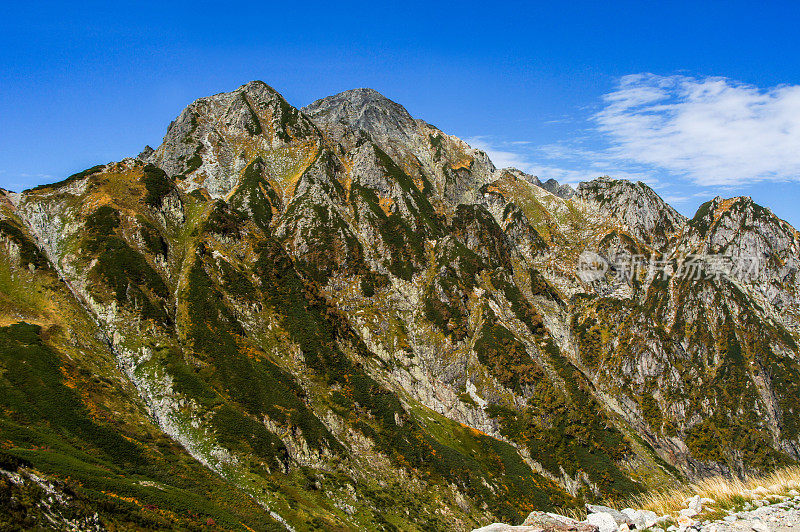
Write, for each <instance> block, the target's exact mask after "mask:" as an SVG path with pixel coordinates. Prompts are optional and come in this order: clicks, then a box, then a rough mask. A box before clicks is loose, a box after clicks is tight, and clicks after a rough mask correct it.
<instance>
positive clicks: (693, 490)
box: [614, 466, 800, 515]
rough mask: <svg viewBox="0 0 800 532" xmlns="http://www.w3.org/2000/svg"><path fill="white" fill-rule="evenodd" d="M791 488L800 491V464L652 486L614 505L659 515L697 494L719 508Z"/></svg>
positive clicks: (674, 511)
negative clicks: (740, 476)
mask: <svg viewBox="0 0 800 532" xmlns="http://www.w3.org/2000/svg"><path fill="white" fill-rule="evenodd" d="M790 490H798V491H800V467H799V466H792V467H787V468H784V469H781V470H778V471H775V472H773V473H770V474H768V475H763V476H757V477H751V478H747V479H745V480H743V481H742V480H738V479H730V478H724V477H712V478H707V479H703V480H700V481H698V482H695V483H693V484H688V485H685V486H681V487H677V488H666V489H661V490H652V491H649V492H646V493H643V494H641V495H637V496H634V497H631V498H628V499H625V500H622V501H615V502H616V503H615V504H614V506H616V507H619V508H624V507H630V508H637V509H642V510H652V511H654V512H656V513H657V514H659V515H676V514H677V513H678V511H680V510H681V509H683V508H686V500H687V499H690V498H692V497H694V496H695V495H699V496H700V497H706V498H709V499H713V500H714V503H711V504H709V505H708V506H709V507H710V508H711V509H714V510H718V511H719V510H723V509H728V508H733V507H738V506H741V505H743V504H744V503H745V502H747V501H750V500H754V499H769V498H770V497H771V496H775V497H777V496H785V495H786V494H787V492H789V491H790ZM712 511H713V510H712Z"/></svg>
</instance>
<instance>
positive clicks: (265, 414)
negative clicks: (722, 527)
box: [0, 82, 800, 530]
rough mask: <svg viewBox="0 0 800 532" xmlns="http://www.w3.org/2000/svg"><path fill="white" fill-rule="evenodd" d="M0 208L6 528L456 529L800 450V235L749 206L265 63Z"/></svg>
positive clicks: (770, 461)
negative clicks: (431, 117) (116, 153)
mask: <svg viewBox="0 0 800 532" xmlns="http://www.w3.org/2000/svg"><path fill="white" fill-rule="evenodd" d="M0 211H1V212H0V215H1V219H0V247H2V249H3V253H2V255H0V259H2V260H1V261H0V310H1V311H2V312H1V313H0V320H2V323H0V325H1V326H2V327H1V328H0V342H1V343H2V345H3V347H2V350H0V387H2V388H3V391H4V393H3V394H2V399H0V401H2V402H3V409H2V412H3V413H2V415H0V445H1V446H2V448H1V449H0V469H2V470H3V471H2V472H0V473H2V476H0V480H1V481H2V484H1V485H0V486H2V487H1V488H0V489H2V491H0V504H2V505H3V508H4V510H5V511H6V513H8V514H9V515H10V516H11V517H10V518H8V519H10V520H11V521H12V522H15V523H24V524H26V526H27V525H30V526H32V525H33V524H36V523H40V524H41V523H44V524H47V523H48V522H50V520H55V521H56V522H58V523H62V524H63V523H81V526H84V527H85V526H90V524H94V525H97V526H101V527H105V528H125V527H143V526H150V527H153V528H169V527H174V528H204V527H208V528H211V527H216V528H223V529H237V530H239V529H254V530H266V529H293V530H316V529H320V530H363V529H376V530H415V529H418V530H440V529H453V528H455V529H457V530H468V529H470V528H471V527H473V526H476V525H480V524H486V523H489V522H492V521H500V520H502V521H506V522H513V521H521V520H522V519H524V517H525V516H527V515H528V513H529V512H530V511H531V510H533V509H554V508H557V507H568V506H573V505H578V504H581V503H582V502H583V501H590V500H597V499H601V498H604V497H618V496H621V495H625V494H630V493H634V492H637V491H639V490H642V489H644V488H646V487H649V486H654V485H658V484H663V483H669V482H672V481H674V480H676V479H680V478H684V477H697V476H701V475H704V474H708V473H711V472H722V473H724V474H731V475H743V474H747V473H750V472H753V471H757V470H767V469H770V468H772V467H775V466H776V465H782V464H786V463H790V462H794V461H796V460H797V459H798V458H800V425H799V424H798V418H797V412H798V410H797V409H798V408H800V405H799V404H798V401H800V399H798V398H800V389H798V386H800V365H798V359H797V357H798V347H797V343H796V342H797V341H798V335H800V321H798V318H800V300H799V299H798V297H800V293H799V292H798V288H800V278H798V262H800V255H799V250H800V235H799V234H798V233H797V231H795V230H794V229H793V228H792V227H790V226H789V225H788V224H786V223H785V222H783V221H782V220H779V219H778V218H776V217H775V216H774V215H773V214H772V213H771V212H770V211H769V210H767V209H764V208H762V207H759V206H757V205H755V204H754V203H753V202H752V201H751V200H749V199H748V198H734V199H732V200H722V199H720V198H716V199H714V200H713V201H711V202H709V203H707V204H704V205H703V206H702V207H701V208H700V210H699V211H698V213H697V215H696V216H695V217H694V218H693V219H692V220H686V219H685V218H684V217H682V216H681V215H679V214H678V213H676V212H675V211H674V210H673V209H672V208H671V207H669V206H668V205H667V204H665V203H664V202H663V201H662V200H661V199H660V198H659V197H658V196H657V195H656V194H655V193H654V192H653V191H652V190H651V189H649V188H648V187H647V186H646V185H644V184H642V183H635V184H634V183H631V182H628V181H615V180H610V179H608V178H601V179H597V180H595V181H591V182H589V183H582V184H581V186H580V187H579V188H578V190H577V192H576V191H573V190H572V189H571V188H570V187H567V186H562V185H559V184H558V183H555V182H553V181H548V182H545V183H541V182H540V181H539V180H538V178H535V177H534V176H528V175H527V174H524V173H523V172H520V171H518V170H515V169H503V170H498V169H496V168H495V167H494V166H493V165H492V163H491V161H490V160H489V159H488V157H487V156H486V154H485V153H483V152H481V151H479V150H475V149H472V148H470V147H469V146H468V145H467V144H466V143H464V142H463V141H462V140H460V139H458V138H456V137H453V136H450V135H447V134H445V133H443V132H441V131H439V130H438V129H436V128H435V127H434V126H431V125H430V124H427V123H426V122H423V121H421V120H417V119H414V118H412V117H411V116H410V115H409V114H408V112H407V111H406V110H405V109H404V108H403V107H402V106H400V105H398V104H396V103H394V102H392V101H390V100H388V99H386V98H385V97H383V96H381V95H380V94H378V93H377V92H375V91H373V90H370V89H356V90H353V91H347V92H344V93H341V94H338V95H336V96H332V97H329V98H324V99H322V100H319V101H317V102H314V103H313V104H311V105H309V106H308V107H306V108H303V109H302V110H298V109H295V108H294V107H292V106H291V105H290V104H288V103H287V102H286V101H285V100H284V99H283V97H281V96H280V94H278V93H277V92H276V91H274V90H273V89H272V88H271V87H269V86H267V85H266V84H264V83H262V82H251V83H248V84H246V85H243V86H242V87H240V88H239V89H237V90H235V91H233V92H231V93H226V94H218V95H215V96H211V97H208V98H201V99H200V100H197V101H196V102H194V103H192V104H191V105H189V106H188V107H187V108H186V109H185V110H184V111H183V112H182V113H181V114H180V116H179V117H178V118H177V119H176V120H175V121H174V122H173V123H172V124H170V126H169V128H168V130H167V134H166V136H165V137H164V141H163V143H162V144H161V146H159V147H158V148H157V149H155V150H145V151H144V152H142V154H140V156H139V157H137V158H130V159H125V160H123V161H121V162H115V163H109V164H106V165H99V166H97V167H94V168H91V169H88V170H86V171H84V172H81V173H79V174H76V175H74V176H71V177H69V178H67V179H66V180H64V181H62V182H60V183H55V184H53V185H46V186H41V187H37V188H36V189H32V190H28V191H25V192H23V193H21V194H16V193H11V192H4V193H3V197H2V205H1V206H0ZM589 251H590V252H593V253H594V254H595V255H592V257H595V258H596V260H600V261H601V262H602V263H603V264H606V265H608V264H610V266H608V267H607V268H603V269H601V270H600V271H599V272H595V273H596V275H593V276H591V277H587V276H586V275H583V273H585V272H584V271H583V270H582V268H584V267H585V266H586V256H587V255H586V253H587V252H589ZM747 261H751V262H754V263H755V262H757V267H756V268H748V269H744V268H741V269H739V270H736V269H734V270H732V271H728V272H725V273H723V274H721V275H717V273H718V270H719V269H720V267H721V266H724V265H730V264H740V263H743V262H747ZM723 263H724V264H723ZM630 264H636V265H637V268H635V269H633V270H629V269H626V267H625V266H626V265H630ZM662 272H666V273H662ZM697 272H701V273H702V275H697ZM43 492H49V493H51V496H50V498H49V499H48V498H46V497H43V495H42V493H43ZM0 522H1V521H0ZM64 526H66V525H64Z"/></svg>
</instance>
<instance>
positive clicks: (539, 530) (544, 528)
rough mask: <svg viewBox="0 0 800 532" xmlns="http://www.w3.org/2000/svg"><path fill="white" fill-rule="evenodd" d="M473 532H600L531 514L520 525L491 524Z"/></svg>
mask: <svg viewBox="0 0 800 532" xmlns="http://www.w3.org/2000/svg"><path fill="white" fill-rule="evenodd" d="M473 532H601V531H600V529H599V528H598V527H597V526H595V525H593V524H591V523H586V522H581V521H576V520H574V519H570V518H569V517H566V516H563V515H558V514H554V513H545V512H536V511H534V512H531V513H530V515H528V517H527V518H526V519H525V521H524V522H523V523H522V524H521V525H517V526H514V525H506V524H503V523H492V524H491V525H488V526H485V527H483V528H478V529H475V530H474V531H473Z"/></svg>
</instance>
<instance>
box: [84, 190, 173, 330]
mask: <svg viewBox="0 0 800 532" xmlns="http://www.w3.org/2000/svg"><path fill="white" fill-rule="evenodd" d="M120 224H121V220H120V216H119V212H118V211H117V210H115V209H114V208H113V207H111V206H110V205H103V206H102V207H99V208H98V209H97V210H95V211H94V212H93V213H92V214H90V215H89V216H88V217H87V218H86V233H87V235H86V237H85V240H84V245H83V252H84V253H86V254H88V255H90V256H92V257H96V258H97V262H96V263H95V265H94V266H93V267H92V269H91V270H90V271H89V275H90V276H91V277H94V278H95V279H101V280H102V281H103V282H105V283H106V285H107V286H108V287H109V288H110V289H111V290H112V291H113V292H114V297H115V298H116V300H117V301H118V302H119V303H120V304H128V305H130V307H131V308H134V309H137V310H138V311H139V313H140V314H141V316H142V317H143V318H145V319H154V320H156V321H159V322H161V323H170V322H171V319H170V317H169V314H168V313H167V310H166V307H165V303H164V301H165V300H166V299H167V298H168V297H169V290H168V289H167V285H166V284H165V283H164V280H163V279H162V278H161V276H160V275H159V274H158V272H156V271H155V269H153V267H152V266H151V265H150V263H149V262H147V260H146V259H145V258H144V256H143V255H142V254H141V253H139V252H138V251H136V250H134V249H133V248H131V247H130V245H128V243H127V242H126V241H125V240H124V239H123V238H121V237H119V236H117V234H116V230H117V229H118V228H119V227H120Z"/></svg>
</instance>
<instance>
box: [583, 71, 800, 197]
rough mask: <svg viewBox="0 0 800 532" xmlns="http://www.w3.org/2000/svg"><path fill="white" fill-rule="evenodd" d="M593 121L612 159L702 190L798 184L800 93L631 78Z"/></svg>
mask: <svg viewBox="0 0 800 532" xmlns="http://www.w3.org/2000/svg"><path fill="white" fill-rule="evenodd" d="M604 102H605V107H604V108H603V110H602V111H600V112H599V113H597V114H595V115H594V117H593V119H594V121H595V122H596V124H597V127H598V129H599V131H600V132H602V133H604V134H606V135H608V137H609V140H610V142H611V147H610V149H609V150H608V152H607V155H608V156H609V157H610V158H614V159H617V160H618V161H619V162H621V163H634V164H639V165H647V166H650V167H652V168H657V169H661V170H664V171H667V172H670V173H673V174H678V175H682V176H685V177H687V178H689V179H690V180H692V181H694V182H695V183H696V184H700V185H716V186H719V185H725V186H735V185H741V184H744V183H743V182H752V181H765V180H774V181H786V180H800V86H796V85H781V86H777V87H772V88H769V89H761V88H758V87H754V86H752V85H746V84H742V83H737V82H734V81H731V80H729V79H726V78H717V77H709V78H693V77H687V76H679V75H675V76H656V75H653V74H635V75H630V76H625V77H623V78H622V79H621V80H620V83H619V87H618V88H617V89H616V90H615V91H613V92H611V93H609V94H607V95H605V97H604Z"/></svg>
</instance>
